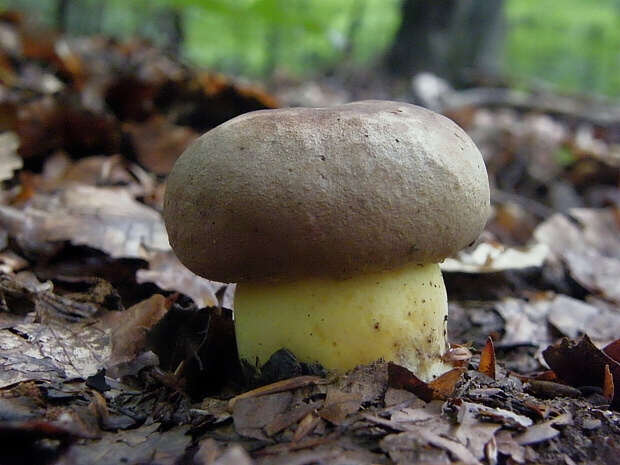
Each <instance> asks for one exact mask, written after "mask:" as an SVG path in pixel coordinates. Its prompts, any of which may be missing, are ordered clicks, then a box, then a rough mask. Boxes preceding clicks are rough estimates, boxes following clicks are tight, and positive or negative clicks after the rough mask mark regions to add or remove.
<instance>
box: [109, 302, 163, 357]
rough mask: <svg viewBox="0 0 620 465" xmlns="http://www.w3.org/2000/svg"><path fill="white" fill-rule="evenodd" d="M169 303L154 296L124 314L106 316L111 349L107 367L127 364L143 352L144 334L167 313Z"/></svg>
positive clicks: (115, 313) (116, 313)
mask: <svg viewBox="0 0 620 465" xmlns="http://www.w3.org/2000/svg"><path fill="white" fill-rule="evenodd" d="M171 303H172V302H171V301H170V300H168V299H166V298H165V297H164V296H163V295H161V294H155V295H153V296H151V297H150V298H148V299H147V300H143V301H142V302H140V303H138V304H136V305H134V306H132V307H130V308H128V309H127V310H125V311H124V312H114V313H110V314H109V315H107V318H106V321H107V322H108V324H109V325H110V326H111V328H112V331H111V343H112V349H111V353H110V358H109V360H108V362H107V363H108V365H116V364H118V363H123V362H129V361H131V360H133V359H134V358H135V357H137V356H138V355H140V353H142V352H143V351H144V350H145V342H146V334H147V332H148V331H149V330H150V329H151V327H152V326H153V325H154V324H155V323H157V322H158V321H159V320H160V319H161V318H162V317H163V316H164V315H165V313H166V312H167V311H168V309H169V308H170V305H171Z"/></svg>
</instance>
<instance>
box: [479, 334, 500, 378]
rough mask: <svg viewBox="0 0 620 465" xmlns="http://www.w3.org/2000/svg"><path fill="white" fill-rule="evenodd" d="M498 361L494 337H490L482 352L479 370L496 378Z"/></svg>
mask: <svg viewBox="0 0 620 465" xmlns="http://www.w3.org/2000/svg"><path fill="white" fill-rule="evenodd" d="M496 370H497V363H496V361H495V348H494V347H493V339H491V338H488V339H487V342H486V344H485V345H484V348H483V349H482V353H481V354H480V364H479V365H478V371H479V372H480V373H482V374H484V375H487V376H488V377H489V378H491V379H497V378H496V374H495V372H496Z"/></svg>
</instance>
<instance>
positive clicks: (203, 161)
mask: <svg viewBox="0 0 620 465" xmlns="http://www.w3.org/2000/svg"><path fill="white" fill-rule="evenodd" d="M488 213H489V185H488V178H487V173H486V169H485V166H484V162H483V160H482V156H481V155H480V152H479V151H478V149H477V148H476V146H475V145H474V143H473V142H472V140H471V139H470V138H469V136H467V134H466V133H465V132H464V131H463V130H462V129H461V128H459V127H458V126H457V125H456V124H455V123H453V122H452V121H450V120H449V119H447V118H445V117H443V116H441V115H438V114H436V113H434V112H432V111H429V110H426V109H423V108H420V107H417V106H415V105H410V104H406V103H399V102H389V101H363V102H355V103H350V104H346V105H342V106H338V107H330V108H313V109H308V108H286V109H278V110H262V111H256V112H252V113H246V114H244V115H241V116H239V117H237V118H234V119H232V120H230V121H227V122H226V123H224V124H222V125H220V126H218V127H216V128H215V129H213V130H211V131H209V132H208V133H206V134H205V135H203V136H202V137H200V138H199V139H198V140H197V141H196V142H195V143H194V144H193V145H192V146H191V147H190V148H189V149H187V151H186V152H185V153H184V154H183V155H182V156H181V157H180V158H179V159H178V161H177V162H176V164H175V166H174V169H173V170H172V173H171V174H170V176H169V178H168V183H167V188H166V195H165V200H164V220H165V223H166V228H167V230H168V234H169V239H170V244H171V246H172V248H173V249H174V251H175V253H176V254H177V256H178V257H179V259H180V260H181V261H182V262H183V263H184V264H185V265H186V266H187V267H188V268H189V269H190V270H192V271H193V272H194V273H196V274H198V275H201V276H204V277H206V278H208V279H212V280H217V281H221V282H261V281H268V280H292V279H299V278H303V277H335V278H346V277H349V276H352V275H355V274H358V273H363V272H378V271H384V270H390V269H395V268H399V267H402V266H405V265H407V264H409V263H415V262H418V263H436V262H439V261H441V260H443V259H444V258H446V257H448V256H449V255H451V254H452V253H454V252H456V251H458V250H460V249H462V248H464V247H466V246H467V245H469V244H470V243H471V242H473V241H474V240H475V239H476V238H477V237H478V235H479V234H480V232H481V231H482V229H483V228H484V225H485V223H486V220H487V216H488Z"/></svg>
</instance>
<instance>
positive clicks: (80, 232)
mask: <svg viewBox="0 0 620 465" xmlns="http://www.w3.org/2000/svg"><path fill="white" fill-rule="evenodd" d="M3 223H4V224H6V227H7V229H8V230H9V232H10V233H11V234H12V235H13V236H15V237H20V238H21V239H22V240H25V241H31V242H46V243H49V242H55V241H70V242H71V243H73V244H75V245H87V246H89V247H93V248H95V249H99V250H102V251H104V252H106V253H108V254H109V255H110V256H111V257H114V258H121V257H124V258H141V259H145V260H148V259H149V258H150V257H151V255H152V253H153V252H155V251H166V250H170V245H169V244H168V236H167V234H166V229H165V227H164V223H163V220H162V218H161V215H160V214H159V213H158V212H157V211H155V210H154V209H152V208H150V207H147V206H146V205H143V204H141V203H139V202H137V201H136V200H134V199H133V198H132V197H131V196H130V194H129V193H128V192H127V191H126V190H125V189H122V188H104V187H94V186H83V185H76V186H70V187H68V188H67V189H65V190H61V191H59V192H57V193H55V194H51V195H38V196H35V197H34V198H33V199H32V201H31V203H30V204H29V205H28V206H27V207H26V208H24V209H23V210H18V209H15V208H13V207H8V206H0V224H3Z"/></svg>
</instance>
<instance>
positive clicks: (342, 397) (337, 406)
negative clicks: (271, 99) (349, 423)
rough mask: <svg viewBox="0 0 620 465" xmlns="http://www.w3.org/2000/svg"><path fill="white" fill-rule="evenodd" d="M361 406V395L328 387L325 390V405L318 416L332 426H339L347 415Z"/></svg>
mask: <svg viewBox="0 0 620 465" xmlns="http://www.w3.org/2000/svg"><path fill="white" fill-rule="evenodd" d="M361 404H362V394H361V393H359V392H343V391H341V390H340V389H339V388H337V387H334V386H330V387H328V388H327V393H326V397H325V404H324V405H323V408H322V409H321V410H320V411H319V415H320V417H321V418H323V419H325V420H327V421H329V422H330V423H332V424H333V425H340V424H342V422H343V421H344V419H345V418H346V417H347V416H348V415H350V414H351V413H354V412H357V411H358V410H359V408H360V407H361Z"/></svg>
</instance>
